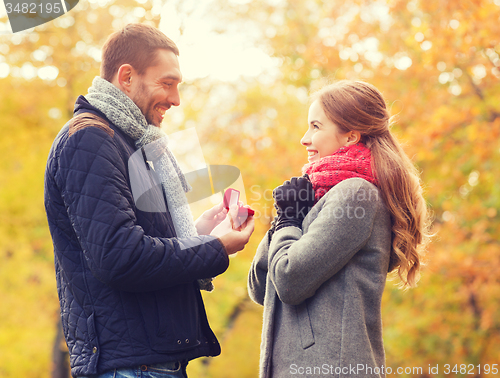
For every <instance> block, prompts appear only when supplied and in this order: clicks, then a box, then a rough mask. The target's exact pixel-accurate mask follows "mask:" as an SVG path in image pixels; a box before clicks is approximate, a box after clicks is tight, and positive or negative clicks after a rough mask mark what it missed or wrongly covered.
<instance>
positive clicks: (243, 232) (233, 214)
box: [210, 205, 255, 255]
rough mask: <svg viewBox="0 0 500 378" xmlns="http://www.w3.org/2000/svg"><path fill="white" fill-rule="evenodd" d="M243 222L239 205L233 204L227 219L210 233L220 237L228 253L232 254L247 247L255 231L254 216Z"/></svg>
mask: <svg viewBox="0 0 500 378" xmlns="http://www.w3.org/2000/svg"><path fill="white" fill-rule="evenodd" d="M241 222H242V219H239V218H238V206H237V205H233V206H231V207H230V209H229V213H228V215H227V217H226V219H224V221H222V222H221V223H220V224H219V225H218V226H217V227H215V228H214V229H213V231H212V232H211V233H210V235H213V236H217V237H218V238H219V240H220V241H221V242H222V244H223V245H224V248H225V249H226V251H227V254H228V255H232V254H233V253H236V252H238V251H241V250H242V249H243V248H245V245H246V244H247V243H248V240H250V236H251V235H252V233H253V230H254V227H255V220H254V218H253V216H249V217H247V218H246V219H245V220H244V221H243V223H241Z"/></svg>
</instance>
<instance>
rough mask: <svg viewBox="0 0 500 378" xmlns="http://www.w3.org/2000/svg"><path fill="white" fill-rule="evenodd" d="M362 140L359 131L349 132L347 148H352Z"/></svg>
mask: <svg viewBox="0 0 500 378" xmlns="http://www.w3.org/2000/svg"><path fill="white" fill-rule="evenodd" d="M360 139H361V133H360V132H359V131H355V130H353V131H349V133H348V134H347V143H346V146H352V145H354V144H356V143H358V142H359V141H360Z"/></svg>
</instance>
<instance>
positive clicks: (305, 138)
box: [300, 131, 311, 146]
mask: <svg viewBox="0 0 500 378" xmlns="http://www.w3.org/2000/svg"><path fill="white" fill-rule="evenodd" d="M308 134H309V131H307V132H306V133H305V134H304V136H303V137H302V139H301V140H300V144H302V145H303V146H307V145H309V144H311V138H309V135H308Z"/></svg>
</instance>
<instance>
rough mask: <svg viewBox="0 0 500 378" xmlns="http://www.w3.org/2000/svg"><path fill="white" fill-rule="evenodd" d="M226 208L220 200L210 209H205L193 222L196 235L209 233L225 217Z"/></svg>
mask: <svg viewBox="0 0 500 378" xmlns="http://www.w3.org/2000/svg"><path fill="white" fill-rule="evenodd" d="M226 215H227V210H226V209H225V208H224V204H223V203H222V202H221V203H219V204H218V205H215V206H214V207H212V208H211V209H209V210H207V211H205V212H204V213H203V214H201V216H200V217H199V218H198V219H197V220H196V222H194V225H195V227H196V231H198V235H209V234H210V233H211V232H212V231H213V229H214V228H215V227H217V226H218V225H219V224H220V223H221V222H222V221H223V220H224V219H226Z"/></svg>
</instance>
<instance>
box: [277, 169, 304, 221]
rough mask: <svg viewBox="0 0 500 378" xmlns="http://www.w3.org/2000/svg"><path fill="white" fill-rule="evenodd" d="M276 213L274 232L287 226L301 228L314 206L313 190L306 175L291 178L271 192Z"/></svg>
mask: <svg viewBox="0 0 500 378" xmlns="http://www.w3.org/2000/svg"><path fill="white" fill-rule="evenodd" d="M273 197H274V201H275V207H276V209H277V211H278V219H277V220H276V230H279V229H280V228H282V227H287V226H296V227H299V228H302V221H303V220H304V218H305V217H306V215H307V213H308V212H309V210H311V208H312V207H313V206H314V189H313V187H312V184H311V181H310V180H309V177H308V176H307V175H304V176H302V177H292V178H291V179H290V180H289V181H285V182H284V183H283V185H281V186H278V187H277V188H276V189H274V191H273Z"/></svg>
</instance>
